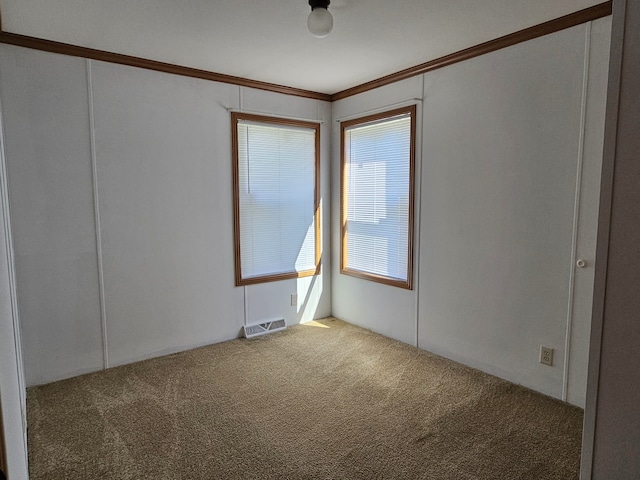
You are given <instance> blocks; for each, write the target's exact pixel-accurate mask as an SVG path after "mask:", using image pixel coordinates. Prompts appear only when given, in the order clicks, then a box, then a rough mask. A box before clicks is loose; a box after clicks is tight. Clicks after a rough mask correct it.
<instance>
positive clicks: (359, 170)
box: [342, 111, 413, 288]
mask: <svg viewBox="0 0 640 480" xmlns="http://www.w3.org/2000/svg"><path fill="white" fill-rule="evenodd" d="M349 123H351V124H350V125H346V126H343V135H344V138H343V141H344V143H343V149H344V151H343V152H342V153H343V171H342V175H343V179H342V180H343V197H342V201H343V221H344V226H343V228H344V231H343V236H342V239H343V245H342V270H343V273H350V272H351V273H361V274H363V275H361V276H364V277H365V278H367V275H369V276H371V277H373V278H372V279H374V280H384V279H387V280H390V282H387V283H394V282H397V284H399V285H400V286H405V287H407V288H410V272H411V266H410V248H411V242H410V235H411V231H412V228H411V227H412V226H411V222H412V219H411V218H410V216H411V214H412V211H413V208H412V202H413V199H412V195H413V188H412V182H413V180H412V178H411V175H412V173H413V169H412V159H413V154H412V146H413V145H412V143H413V142H412V131H413V128H412V111H405V112H402V113H400V114H393V115H391V116H389V117H385V118H376V119H375V120H373V121H367V120H366V119H364V122H358V121H355V122H353V121H352V122H349Z"/></svg>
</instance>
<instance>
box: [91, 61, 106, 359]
mask: <svg viewBox="0 0 640 480" xmlns="http://www.w3.org/2000/svg"><path fill="white" fill-rule="evenodd" d="M86 67H87V94H88V103H89V138H90V143H91V174H92V184H93V211H94V217H95V227H96V257H97V262H98V290H99V297H100V327H101V331H102V362H103V367H104V368H105V369H107V368H109V342H108V337H107V308H106V301H105V294H104V268H103V264H102V232H101V228H100V202H99V196H98V162H97V156H96V129H95V117H94V110H93V76H92V72H91V60H90V59H87V60H86Z"/></svg>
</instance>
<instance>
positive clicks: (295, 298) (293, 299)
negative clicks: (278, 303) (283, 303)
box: [291, 293, 298, 307]
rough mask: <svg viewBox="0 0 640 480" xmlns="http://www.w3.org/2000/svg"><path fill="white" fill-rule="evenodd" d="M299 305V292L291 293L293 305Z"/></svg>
mask: <svg viewBox="0 0 640 480" xmlns="http://www.w3.org/2000/svg"><path fill="white" fill-rule="evenodd" d="M297 305H298V294H297V293H292V294H291V306H292V307H295V306H297Z"/></svg>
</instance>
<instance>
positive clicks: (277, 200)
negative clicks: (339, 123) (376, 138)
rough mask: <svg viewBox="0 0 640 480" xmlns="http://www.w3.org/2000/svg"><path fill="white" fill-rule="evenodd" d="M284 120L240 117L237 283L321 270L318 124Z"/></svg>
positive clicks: (237, 166)
mask: <svg viewBox="0 0 640 480" xmlns="http://www.w3.org/2000/svg"><path fill="white" fill-rule="evenodd" d="M278 122H279V120H278V119H270V120H269V121H256V120H255V119H243V118H237V123H236V128H237V139H236V140H237V141H236V143H237V152H236V157H237V158H236V165H235V168H236V169H237V170H236V172H237V184H236V185H235V187H236V191H237V196H236V202H237V208H236V215H237V216H239V218H236V242H239V245H236V254H238V250H239V258H238V255H236V261H237V262H238V261H239V265H236V283H237V284H246V283H257V282H258V281H269V280H277V279H280V278H288V277H297V276H303V275H305V274H313V273H315V270H316V266H317V262H318V258H317V241H318V239H317V238H316V236H317V231H316V221H317V218H316V205H317V200H316V174H317V171H316V170H317V165H316V164H317V159H318V158H319V157H318V156H317V155H316V153H317V152H316V135H317V126H316V125H313V124H311V126H309V127H303V126H294V125H290V124H282V123H278ZM238 247H239V248H238Z"/></svg>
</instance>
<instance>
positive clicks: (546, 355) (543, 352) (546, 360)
mask: <svg viewBox="0 0 640 480" xmlns="http://www.w3.org/2000/svg"><path fill="white" fill-rule="evenodd" d="M540 363H542V364H543V365H549V366H550V367H551V366H553V348H549V347H545V346H544V345H540Z"/></svg>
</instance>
